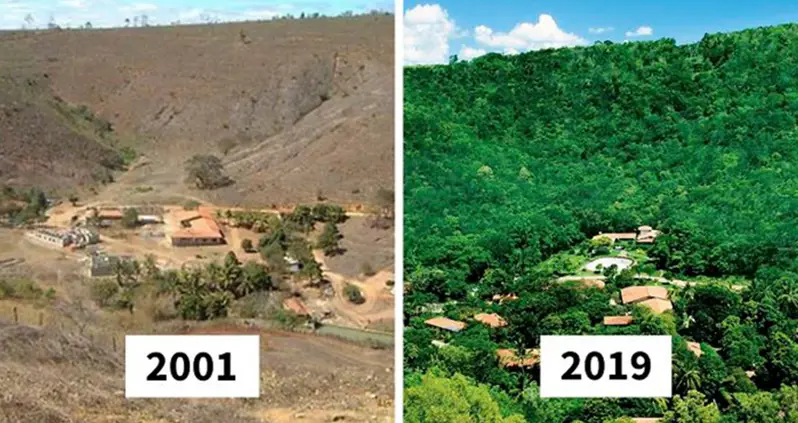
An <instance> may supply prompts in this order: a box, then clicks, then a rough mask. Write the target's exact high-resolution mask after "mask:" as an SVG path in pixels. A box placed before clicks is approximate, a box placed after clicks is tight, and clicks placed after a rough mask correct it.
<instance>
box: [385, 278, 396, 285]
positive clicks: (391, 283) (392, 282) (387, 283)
mask: <svg viewBox="0 0 798 423" xmlns="http://www.w3.org/2000/svg"><path fill="white" fill-rule="evenodd" d="M385 286H394V281H393V279H389V280H387V281H385Z"/></svg>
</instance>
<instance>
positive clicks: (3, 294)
mask: <svg viewBox="0 0 798 423" xmlns="http://www.w3.org/2000/svg"><path fill="white" fill-rule="evenodd" d="M48 291H49V290H48ZM43 294H44V291H42V289H41V288H39V286H38V285H36V283H34V282H33V281H31V280H29V279H0V298H16V299H22V300H35V299H39V298H41V297H42V295H43ZM52 295H55V291H53V294H52Z"/></svg>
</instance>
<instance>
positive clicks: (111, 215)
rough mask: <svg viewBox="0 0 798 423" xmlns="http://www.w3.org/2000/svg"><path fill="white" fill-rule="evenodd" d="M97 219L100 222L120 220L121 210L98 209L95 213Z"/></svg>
mask: <svg viewBox="0 0 798 423" xmlns="http://www.w3.org/2000/svg"><path fill="white" fill-rule="evenodd" d="M97 217H99V218H100V219H102V220H119V219H122V210H119V209H100V210H98V211H97Z"/></svg>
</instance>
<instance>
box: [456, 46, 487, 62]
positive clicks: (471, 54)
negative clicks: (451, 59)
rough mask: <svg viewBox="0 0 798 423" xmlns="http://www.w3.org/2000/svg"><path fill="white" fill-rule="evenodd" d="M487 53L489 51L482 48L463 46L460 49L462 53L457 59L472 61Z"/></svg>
mask: <svg viewBox="0 0 798 423" xmlns="http://www.w3.org/2000/svg"><path fill="white" fill-rule="evenodd" d="M487 53H488V51H487V50H485V49H482V48H473V47H469V46H463V47H461V48H460V53H458V54H457V58H458V59H462V60H471V59H473V58H475V57H479V56H483V55H485V54H487Z"/></svg>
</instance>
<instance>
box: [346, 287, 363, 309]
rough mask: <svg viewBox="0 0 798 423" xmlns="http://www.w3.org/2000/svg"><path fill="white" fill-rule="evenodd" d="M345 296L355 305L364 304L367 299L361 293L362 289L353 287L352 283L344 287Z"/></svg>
mask: <svg viewBox="0 0 798 423" xmlns="http://www.w3.org/2000/svg"><path fill="white" fill-rule="evenodd" d="M344 295H346V298H347V299H348V300H349V301H350V302H352V303H355V304H363V303H365V302H366V297H364V296H363V293H362V292H360V288H358V287H356V286H355V285H352V284H351V283H348V284H346V286H345V287H344Z"/></svg>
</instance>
